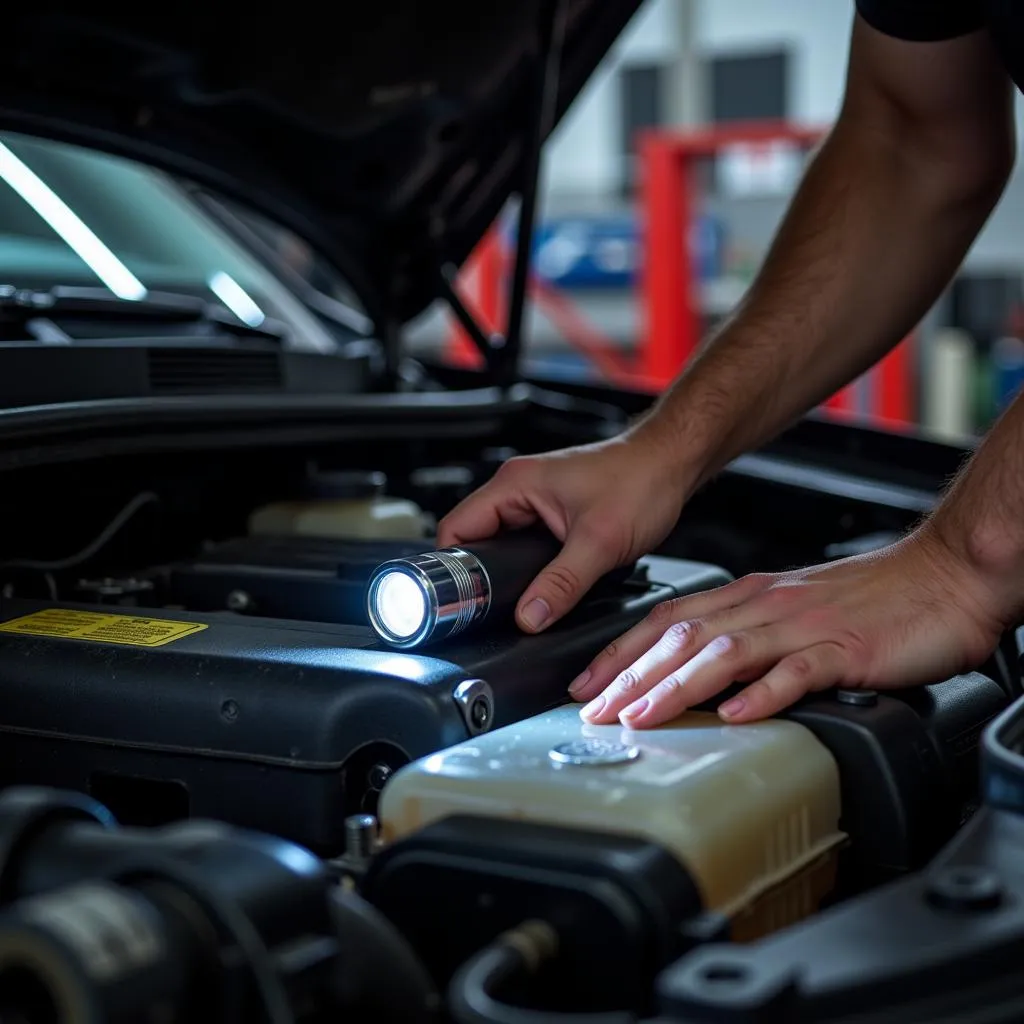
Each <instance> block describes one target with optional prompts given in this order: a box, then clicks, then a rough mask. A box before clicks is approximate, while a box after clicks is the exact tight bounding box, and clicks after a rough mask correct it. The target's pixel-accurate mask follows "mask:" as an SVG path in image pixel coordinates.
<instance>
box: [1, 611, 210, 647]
mask: <svg viewBox="0 0 1024 1024" xmlns="http://www.w3.org/2000/svg"><path fill="white" fill-rule="evenodd" d="M206 628H207V627H206V625H205V624H204V623H201V622H175V621H174V620H173V619H144V618H142V617H140V616H136V615H103V614H101V613H99V612H80V611H74V610H71V609H67V608H47V609H46V610H45V611H41V612H33V613H32V614H31V615H25V616H23V617H22V618H20V619H11V621H10V622H3V623H0V633H20V634H22V635H24V636H56V637H62V638H63V639H65V640H92V641H98V642H100V643H105V644H125V645H127V646H128V647H163V646H164V644H169V643H173V642H174V641H175V640H180V639H181V638H182V637H185V636H191V635H192V634H193V633H198V632H200V631H201V630H204V629H206Z"/></svg>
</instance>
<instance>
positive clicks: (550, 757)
mask: <svg viewBox="0 0 1024 1024" xmlns="http://www.w3.org/2000/svg"><path fill="white" fill-rule="evenodd" d="M839 812H840V798H839V773H838V770H837V768H836V764H835V761H834V760H833V758H832V755H831V754H830V753H829V752H828V751H827V750H826V749H825V747H823V746H822V745H821V744H820V743H819V742H818V740H817V739H815V737H814V736H813V735H812V734H811V733H810V732H809V731H808V730H807V729H805V728H804V727H803V726H801V725H798V724H796V723H795V722H786V721H780V720H769V721H766V722H757V723H753V724H750V725H741V726H727V725H724V724H723V723H722V721H721V719H719V718H718V717H717V716H715V715H711V714H704V713H698V712H690V713H687V714H686V715H684V716H683V717H682V718H680V719H678V720H676V721H675V722H674V723H671V724H670V725H668V726H664V727H662V728H658V729H652V730H643V731H636V732H634V731H630V730H627V729H625V728H623V727H621V726H617V725H616V726H594V725H589V724H586V723H584V722H582V721H581V719H580V717H579V708H578V706H577V705H568V706H565V707H560V708H556V709H554V710H552V711H548V712H546V713H545V714H543V715H539V716H537V717H536V718H532V719H529V720H527V721H524V722H522V723H520V724H518V725H515V726H509V727H507V728H504V729H499V730H496V731H495V732H493V733H490V734H487V735H484V736H480V737H478V738H476V739H473V740H470V741H469V742H466V743H463V744H460V745H459V746H457V747H453V748H451V749H449V750H445V751H442V752H441V753H438V754H433V755H431V756H429V757H426V758H424V759H422V760H420V761H417V762H415V763H413V764H411V765H408V766H406V767H405V768H403V769H402V770H401V771H400V772H398V773H397V774H396V775H395V776H394V777H393V778H392V780H391V781H390V783H389V784H388V786H387V787H386V788H385V790H384V793H383V796H382V799H381V805H380V817H381V825H382V835H383V838H384V840H385V841H386V842H392V841H394V840H396V839H400V838H402V837H403V836H406V835H408V834H409V833H411V832H414V831H416V830H417V829H419V828H422V827H423V826H424V825H427V824H429V823H430V822H433V821H437V820H438V819H441V818H444V817H447V816H449V815H452V814H473V815H478V816H485V817H503V818H519V819H525V820H527V821H532V822H537V823H543V824H549V825H557V826H562V827H570V828H571V827H576V828H580V829H586V830H589V831H608V832H617V833H627V834H630V835H633V836H639V837H643V838H646V839H649V840H652V841H654V842H657V843H659V844H660V845H661V846H662V847H663V848H665V849H667V850H668V851H669V852H671V853H673V854H675V856H676V857H678V858H679V860H680V861H681V862H682V863H683V864H684V866H685V867H686V868H687V870H688V871H689V872H690V874H691V876H692V877H693V879H694V882H695V883H696V884H697V886H698V888H699V889H700V891H701V893H702V896H703V900H704V905H705V907H706V908H707V909H711V910H716V911H719V912H721V913H723V914H725V915H727V916H729V917H730V918H732V919H733V921H734V937H735V938H749V937H753V936H754V935H757V934H764V933H765V932H767V931H771V930H773V928H775V927H781V926H783V925H784V924H789V923H792V921H794V920H797V919H799V918H800V917H802V916H805V915H806V914H807V913H810V912H811V911H812V910H813V909H815V905H816V903H817V899H818V897H820V895H822V893H823V892H824V891H827V888H828V887H829V885H830V882H831V878H832V876H833V874H834V860H835V853H836V851H837V850H838V848H839V846H840V845H841V844H842V842H843V840H844V839H845V836H844V835H843V833H841V832H840V830H839ZM794 883H795V884H794ZM754 917H756V918H757V921H755V920H754V919H753V918H754ZM737 924H739V925H740V926H741V927H740V929H739V931H740V932H742V933H743V934H737V933H736V932H737V929H736V925H737Z"/></svg>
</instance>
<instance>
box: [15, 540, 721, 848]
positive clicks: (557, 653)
mask: <svg viewBox="0 0 1024 1024" xmlns="http://www.w3.org/2000/svg"><path fill="white" fill-rule="evenodd" d="M647 569H648V573H647V575H648V579H647V580H643V579H639V578H635V579H633V580H631V581H629V582H623V583H620V584H619V585H617V586H616V587H613V588H605V589H603V590H602V591H599V592H595V594H594V595H593V596H592V597H591V598H590V599H589V600H587V601H586V602H584V603H583V604H582V605H581V606H580V607H579V608H577V610H576V611H575V612H574V613H573V614H572V615H571V616H568V617H567V618H566V619H565V620H564V621H563V622H561V623H559V624H558V625H557V626H556V627H554V628H552V629H551V630H550V631H547V632H546V633H544V634H543V635H541V636H537V637H530V636H526V635H525V634H522V633H520V632H519V631H518V630H517V629H516V628H515V627H514V626H513V625H509V626H507V627H503V628H499V626H498V625H497V624H494V625H493V626H492V628H489V629H488V628H486V627H485V628H483V629H481V630H480V631H479V632H478V633H476V634H473V635H463V636H462V637H460V638H459V642H458V643H449V644H443V643H442V644H438V645H436V646H434V647H431V648H430V649H429V652H428V653H424V654H410V653H402V652H397V651H394V650H390V649H384V648H382V647H380V646H377V645H376V637H375V635H374V634H373V633H372V632H371V631H370V630H369V629H368V628H362V627H353V626H342V625H331V624H324V625H313V624H308V623H299V622H295V621H282V620H274V619H260V618H253V617H247V616H239V615H231V614H228V613H193V612H181V611H168V610H163V609H160V610H149V611H142V610H139V609H130V610H128V609H120V608H110V607H103V606H87V605H46V604H42V603H39V602H27V601H4V602H0V785H9V784H13V783H19V784H27V785H48V786H54V787H60V788H68V789H77V790H79V791H84V792H88V793H90V794H91V795H93V796H95V797H96V798H97V799H99V800H101V801H102V802H103V803H105V804H107V806H109V807H110V808H111V809H112V810H113V811H114V813H115V814H116V815H117V816H118V818H119V819H120V820H121V821H122V822H124V823H125V824H159V823H161V822H164V821H169V820H173V819H175V818H179V817H185V816H197V817H208V818H217V819H220V820H222V821H226V822H228V823H231V824H235V825H241V826H244V827H248V828H254V829H259V830H262V831H266V832H272V833H275V834H277V835H280V836H283V837H285V838H288V839H291V840H293V841H295V842H298V843H301V844H303V845H305V846H308V847H310V848H311V849H313V850H315V851H316V852H317V853H319V854H321V855H327V856H329V855H333V854H336V853H339V852H340V851H341V848H342V846H343V839H344V819H345V817H346V816H347V815H348V814H351V813H357V812H361V811H373V810H374V809H375V804H376V796H377V794H378V792H379V790H380V788H381V787H382V786H383V784H384V783H385V782H386V781H387V778H388V777H389V775H390V774H391V772H393V771H394V770H396V769H397V768H398V767H400V766H401V765H403V764H405V763H406V762H408V761H409V760H411V759H413V758H417V757H422V756H425V755H426V754H429V753H431V752H433V751H435V750H439V749H441V748H443V747H446V746H450V745H453V744H456V743H459V742H462V741H463V740H465V739H466V738H467V737H468V736H470V735H472V734H473V733H474V732H475V731H480V730H482V729H485V728H491V727H494V726H501V725H508V724H511V723H513V722H516V721H519V720H521V719H523V718H526V717H528V716H530V715H534V714H538V713H540V712H541V711H544V710H546V709H547V708H549V707H551V706H554V705H556V704H559V703H562V702H563V701H564V700H565V699H566V696H567V695H566V685H567V684H568V682H569V681H570V680H571V679H572V678H573V677H574V675H575V674H577V673H578V672H579V671H581V670H582V669H583V668H584V667H585V665H586V664H587V662H588V661H589V660H590V659H591V658H593V657H594V655H596V654H597V652H598V651H599V650H600V649H601V648H602V647H603V646H604V645H606V644H607V643H609V642H610V641H611V640H613V639H614V638H615V637H617V636H618V635H620V634H621V633H622V632H623V631H624V630H625V629H628V628H629V627H630V626H631V625H632V624H633V623H635V622H637V621H639V620H640V619H641V618H642V617H643V616H644V615H645V614H647V612H648V611H650V609H651V608H652V607H654V605H655V604H657V603H658V602H660V601H663V600H666V599H668V598H671V597H673V596H676V595H678V594H684V593H693V592H696V591H699V590H705V589H708V588H710V587H714V586H717V585H720V584H722V583H725V582H728V580H729V577H728V575H727V574H726V573H724V572H723V571H722V570H720V569H716V568H714V567H713V566H707V565H701V564H699V563H693V562H682V561H676V560H672V559H651V560H650V561H649V562H648V563H647ZM39 613H44V614H43V615H42V617H39ZM32 616H34V618H29V619H28V622H27V624H23V625H20V626H19V625H17V624H15V623H14V620H24V619H26V617H32ZM161 623H163V625H161Z"/></svg>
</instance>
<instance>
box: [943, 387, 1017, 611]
mask: <svg viewBox="0 0 1024 1024" xmlns="http://www.w3.org/2000/svg"><path fill="white" fill-rule="evenodd" d="M924 532H925V533H934V534H935V535H937V536H938V537H939V538H940V539H941V541H942V542H943V544H944V546H945V547H947V548H948V549H949V550H950V552H951V554H952V556H953V558H955V559H956V560H957V561H958V562H959V565H960V567H961V568H962V569H963V570H965V572H964V573H963V578H964V579H966V580H967V581H969V586H971V587H973V588H976V599H977V600H979V601H981V602H982V603H984V604H985V605H986V606H988V607H991V608H993V609H995V612H996V614H997V615H998V616H999V618H1000V619H1001V620H1002V624H1003V626H1004V628H1008V627H1010V626H1013V625H1017V624H1020V623H1022V622H1024V398H1022V397H1018V398H1017V399H1016V400H1015V401H1014V402H1013V404H1012V405H1011V406H1010V408H1009V409H1008V410H1007V411H1006V413H1004V415H1003V416H1002V417H1001V418H1000V420H999V422H998V423H996V425H995V426H994V427H993V428H992V430H991V431H990V432H989V434H988V436H987V437H986V438H985V440H984V441H983V442H982V443H981V445H980V446H979V448H978V450H977V451H976V452H975V454H974V456H973V457H972V458H971V460H970V461H969V462H968V463H967V465H966V466H965V467H964V469H963V471H962V472H961V473H960V475H959V476H958V477H957V479H956V481H955V483H954V484H953V486H952V487H951V488H950V489H949V491H948V492H947V494H946V496H945V497H944V499H943V500H942V502H941V503H940V504H939V506H938V508H937V509H936V510H935V512H934V514H933V515H932V517H931V518H930V520H929V521H928V523H927V524H926V525H925V527H924ZM967 596H970V595H967Z"/></svg>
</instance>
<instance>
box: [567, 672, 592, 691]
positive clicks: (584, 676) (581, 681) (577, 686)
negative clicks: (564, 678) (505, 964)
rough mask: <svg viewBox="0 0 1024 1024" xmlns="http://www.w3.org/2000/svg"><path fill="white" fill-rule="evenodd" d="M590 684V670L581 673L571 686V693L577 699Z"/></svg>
mask: <svg viewBox="0 0 1024 1024" xmlns="http://www.w3.org/2000/svg"><path fill="white" fill-rule="evenodd" d="M589 682H590V669H589V668H588V669H587V671H586V672H581V673H580V674H579V675H578V676H577V677H576V678H575V679H574V680H573V681H572V682H571V683H570V684H569V692H570V693H571V694H572V695H573V696H574V697H575V696H576V694H577V693H579V692H580V690H582V689H583V688H584V687H585V686H586V685H587V683H589Z"/></svg>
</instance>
